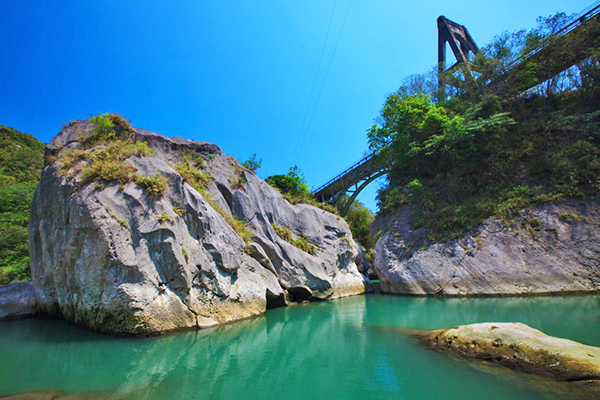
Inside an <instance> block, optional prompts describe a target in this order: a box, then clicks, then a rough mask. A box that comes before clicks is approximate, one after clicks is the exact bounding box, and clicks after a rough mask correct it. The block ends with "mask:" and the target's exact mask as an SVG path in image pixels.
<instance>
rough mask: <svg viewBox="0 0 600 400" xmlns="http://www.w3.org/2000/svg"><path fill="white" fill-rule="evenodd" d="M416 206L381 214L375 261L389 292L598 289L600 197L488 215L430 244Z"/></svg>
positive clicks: (464, 293)
mask: <svg viewBox="0 0 600 400" xmlns="http://www.w3.org/2000/svg"><path fill="white" fill-rule="evenodd" d="M417 215H418V209H417V208H416V207H415V206H408V207H404V208H403V209H402V210H401V212H400V213H399V214H398V215H396V216H393V217H388V218H387V220H380V221H378V224H379V227H380V228H384V229H386V230H387V232H386V233H385V234H384V235H383V236H382V237H381V239H380V240H379V241H378V242H377V245H376V257H375V268H376V271H377V274H378V275H379V276H380V279H381V290H382V291H383V292H387V293H398V294H411V295H439V296H469V295H474V296H479V295H521V294H523V295H525V294H542V293H567V292H596V293H597V292H599V291H600V201H599V200H598V199H590V198H587V199H570V200H565V201H563V202H561V203H557V204H546V205H540V206H537V207H533V208H530V209H526V210H524V211H522V212H521V213H520V215H519V216H517V217H515V218H514V219H513V220H511V221H500V220H495V219H489V220H487V221H485V222H484V223H482V224H481V225H479V226H478V227H477V228H476V229H474V230H473V231H472V232H471V233H470V234H466V235H465V236H464V237H462V238H459V239H456V240H451V241H449V242H446V243H432V242H431V241H430V240H429V239H428V235H429V232H428V231H427V230H426V229H424V228H415V221H416V219H417Z"/></svg>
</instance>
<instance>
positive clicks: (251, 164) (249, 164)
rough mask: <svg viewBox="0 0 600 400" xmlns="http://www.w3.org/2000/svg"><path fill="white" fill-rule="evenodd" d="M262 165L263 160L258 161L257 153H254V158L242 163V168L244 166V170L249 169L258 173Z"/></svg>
mask: <svg viewBox="0 0 600 400" xmlns="http://www.w3.org/2000/svg"><path fill="white" fill-rule="evenodd" d="M261 164H262V159H260V160H257V159H256V153H254V154H253V155H252V157H250V158H249V159H247V160H246V161H244V162H243V163H242V166H244V168H248V169H249V170H250V171H252V172H256V170H258V169H259V168H260V166H261Z"/></svg>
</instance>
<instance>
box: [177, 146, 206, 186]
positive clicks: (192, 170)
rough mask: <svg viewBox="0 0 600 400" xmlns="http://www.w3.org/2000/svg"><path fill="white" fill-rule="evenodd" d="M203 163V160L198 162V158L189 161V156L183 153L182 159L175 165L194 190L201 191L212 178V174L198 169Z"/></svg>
mask: <svg viewBox="0 0 600 400" xmlns="http://www.w3.org/2000/svg"><path fill="white" fill-rule="evenodd" d="M199 158H200V157H199ZM200 160H202V158H200ZM203 165H204V160H202V162H201V163H199V162H198V159H196V160H195V161H194V162H191V161H190V159H189V157H188V156H185V155H184V156H183V160H182V161H180V162H178V163H177V165H176V166H175V170H176V171H177V172H178V173H179V175H181V177H182V178H183V180H184V181H185V182H186V183H187V184H188V185H190V186H191V187H193V188H194V189H196V191H198V192H200V193H203V192H204V190H205V189H206V188H207V187H208V185H209V184H210V182H211V180H212V176H211V175H210V174H209V173H208V172H207V171H200V169H199V168H201V167H202V166H203Z"/></svg>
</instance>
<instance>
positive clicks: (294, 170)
mask: <svg viewBox="0 0 600 400" xmlns="http://www.w3.org/2000/svg"><path fill="white" fill-rule="evenodd" d="M265 182H267V183H268V184H269V185H271V186H273V187H274V188H276V189H277V190H279V191H280V192H281V193H283V194H289V195H291V196H303V195H310V189H309V188H308V185H307V184H306V180H305V179H304V174H302V172H301V171H300V168H298V166H297V165H294V166H293V167H291V168H290V170H289V171H288V173H287V174H286V175H271V176H269V177H268V178H267V179H266V180H265Z"/></svg>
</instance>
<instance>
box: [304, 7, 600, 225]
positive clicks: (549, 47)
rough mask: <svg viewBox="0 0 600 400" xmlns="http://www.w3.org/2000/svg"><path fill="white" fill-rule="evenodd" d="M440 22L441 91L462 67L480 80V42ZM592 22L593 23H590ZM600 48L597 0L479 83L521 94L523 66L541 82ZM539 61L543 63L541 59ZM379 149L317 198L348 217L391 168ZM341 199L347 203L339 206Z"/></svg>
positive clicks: (317, 193)
mask: <svg viewBox="0 0 600 400" xmlns="http://www.w3.org/2000/svg"><path fill="white" fill-rule="evenodd" d="M437 23H438V62H439V70H438V72H439V77H438V84H439V85H440V87H439V89H440V91H442V90H443V91H444V92H445V82H444V79H443V77H444V74H447V73H451V74H453V73H455V72H456V71H457V70H458V69H459V68H460V69H462V71H463V73H464V75H465V79H467V80H468V82H472V83H473V84H475V83H477V79H476V77H475V75H474V74H473V70H472V69H471V66H470V61H469V53H473V55H475V54H477V53H478V52H479V48H478V47H477V44H476V43H475V41H474V40H473V38H472V37H471V35H470V34H469V31H468V30H467V28H465V27H464V26H463V25H459V24H457V23H456V22H453V21H450V20H449V19H447V18H446V17H444V16H440V17H439V18H438V20H437ZM588 23H590V24H588ZM584 25H589V26H590V29H588V31H587V32H586V35H585V36H584V37H582V38H578V37H577V35H576V33H577V30H578V29H580V28H581V27H582V26H584ZM561 41H567V43H568V44H569V45H572V46H571V47H572V48H573V52H571V53H570V54H568V55H567V56H564V55H563V56H562V58H560V66H558V67H555V68H544V67H543V63H542V62H541V60H543V59H545V58H549V59H556V58H557V57H558V56H557V55H556V54H554V53H555V52H554V53H553V48H554V47H556V46H554V45H555V44H556V43H560V42H561ZM446 43H449V44H450V48H451V49H452V52H453V53H454V56H455V57H456V60H457V62H456V63H455V64H454V65H452V66H451V67H450V68H448V69H446ZM597 47H600V0H598V1H596V2H595V3H594V4H592V5H591V6H590V7H588V8H587V9H585V10H583V11H582V12H581V13H579V14H578V15H577V16H576V17H575V18H574V19H573V20H572V21H571V22H570V23H569V24H567V25H566V26H564V27H563V28H562V29H561V30H560V31H559V32H557V33H556V34H555V35H553V36H552V37H550V38H549V39H548V40H547V41H546V42H545V43H543V44H542V46H540V47H539V48H538V49H536V50H535V51H533V52H532V53H530V54H527V55H525V56H523V57H521V58H520V59H518V60H516V61H515V62H514V63H513V64H511V65H510V66H509V67H510V68H509V70H508V71H507V72H506V73H505V74H504V75H502V76H499V77H496V78H495V79H492V80H491V81H490V82H483V83H481V82H479V84H482V85H484V86H486V87H488V88H490V89H492V90H494V91H497V92H502V91H503V87H514V88H515V90H516V91H518V92H519V93H520V92H522V91H524V90H527V89H529V88H530V87H531V86H525V85H519V82H518V81H515V79H516V78H515V76H517V75H518V72H519V69H520V68H522V67H523V65H525V64H526V63H527V62H528V61H534V62H536V63H537V64H539V65H540V68H539V71H538V72H537V76H536V77H537V78H539V80H540V81H543V80H544V79H549V78H551V77H552V76H554V75H555V74H557V73H558V72H561V71H562V70H564V69H566V68H569V67H570V66H571V65H573V64H574V63H577V62H580V61H582V60H583V59H585V57H586V54H588V53H587V52H585V51H582V49H589V48H597ZM538 61H539V62H538ZM378 154H379V153H378V152H374V153H371V154H369V155H367V156H365V157H363V158H362V159H361V160H359V161H358V162H356V163H354V164H353V165H352V166H350V167H349V168H347V169H346V170H345V171H343V172H341V173H340V174H338V175H336V176H335V177H334V178H333V179H331V180H330V181H329V182H327V183H325V184H324V185H323V186H321V187H319V188H318V189H316V190H314V191H313V194H314V196H315V197H316V198H317V200H320V201H322V202H327V203H330V204H332V205H334V206H336V207H338V209H340V210H341V215H342V216H345V215H346V213H347V212H348V210H349V209H350V206H351V205H352V202H353V201H354V200H355V199H356V196H358V194H359V193H360V192H361V191H362V190H363V189H364V188H365V187H366V186H367V185H368V184H369V183H371V182H373V181H374V180H375V179H377V178H379V177H381V176H383V175H386V174H387V173H388V172H389V171H390V169H389V167H386V166H382V165H381V164H380V163H379V162H378V160H377V157H376V156H377V155H378ZM340 201H344V203H343V204H342V205H341V207H339V203H340Z"/></svg>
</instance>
